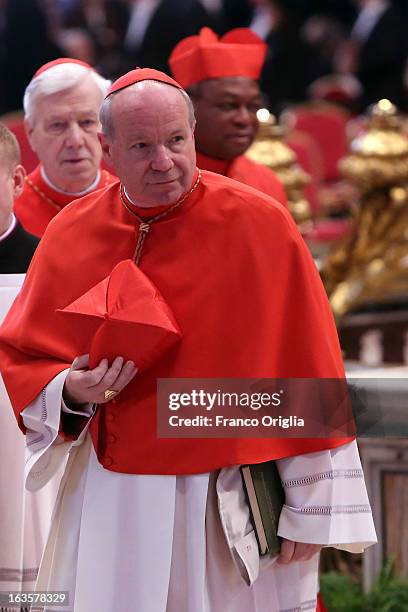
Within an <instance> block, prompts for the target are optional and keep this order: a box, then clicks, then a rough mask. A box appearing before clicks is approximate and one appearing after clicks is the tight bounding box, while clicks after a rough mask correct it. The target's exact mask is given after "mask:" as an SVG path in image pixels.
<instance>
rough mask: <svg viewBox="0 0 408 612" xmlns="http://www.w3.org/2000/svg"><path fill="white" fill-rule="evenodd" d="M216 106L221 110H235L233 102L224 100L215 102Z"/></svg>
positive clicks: (235, 106)
mask: <svg viewBox="0 0 408 612" xmlns="http://www.w3.org/2000/svg"><path fill="white" fill-rule="evenodd" d="M217 108H219V109H220V110H222V111H225V112H228V111H232V110H235V109H236V108H237V105H236V104H234V103H233V102H224V103H223V104H217Z"/></svg>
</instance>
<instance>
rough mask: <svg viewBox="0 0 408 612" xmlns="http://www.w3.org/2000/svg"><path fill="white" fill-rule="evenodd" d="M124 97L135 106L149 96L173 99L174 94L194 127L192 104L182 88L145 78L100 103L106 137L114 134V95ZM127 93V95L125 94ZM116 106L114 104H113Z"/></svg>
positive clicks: (101, 119) (103, 130)
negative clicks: (178, 98) (181, 103)
mask: <svg viewBox="0 0 408 612" xmlns="http://www.w3.org/2000/svg"><path fill="white" fill-rule="evenodd" d="M121 94H122V97H123V96H124V97H125V100H126V102H129V103H130V104H131V105H135V106H134V108H135V112H136V108H138V107H140V105H142V106H143V104H145V100H146V99H148V98H149V97H150V96H153V98H154V100H156V98H157V97H158V96H166V97H167V98H170V99H171V100H172V99H174V94H175V95H176V97H180V98H181V99H182V100H183V101H184V104H185V105H186V110H187V114H188V121H189V124H190V126H191V127H192V128H193V129H194V125H195V115H194V106H193V103H192V101H191V100H190V97H189V96H188V94H187V93H186V92H185V91H184V90H183V89H178V88H177V87H173V86H172V85H168V84H167V83H161V82H159V81H154V80H146V81H140V82H139V83H135V84H134V85H130V86H129V87H126V88H125V89H121V90H119V91H118V92H116V93H113V94H112V95H110V96H108V97H107V98H106V99H105V100H104V101H103V103H102V106H101V110H100V115H99V118H100V122H101V125H102V132H103V133H104V134H105V136H107V137H108V138H112V137H113V134H114V121H113V111H112V109H113V107H114V106H115V104H114V101H115V98H116V97H118V96H119V97H120V96H121ZM126 94H127V95H126ZM115 108H116V106H115Z"/></svg>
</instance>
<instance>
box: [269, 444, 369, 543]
mask: <svg viewBox="0 0 408 612" xmlns="http://www.w3.org/2000/svg"><path fill="white" fill-rule="evenodd" d="M277 466H278V470H279V473H280V477H281V479H282V483H283V485H284V488H285V495H286V503H285V505H284V507H283V509H282V513H281V516H280V520H279V530H278V534H279V535H280V536H282V537H284V538H287V539H289V540H293V541H296V542H308V543H311V544H323V545H325V546H333V547H335V548H341V549H343V550H348V551H349V552H362V551H363V550H364V548H366V547H367V546H370V545H371V544H374V543H375V542H376V541H377V538H376V533H375V527H374V522H373V517H372V513H371V507H370V503H369V500H368V495H367V490H366V486H365V482H364V474H363V470H362V468H361V462H360V457H359V453H358V448H357V444H356V442H355V441H353V442H350V443H348V444H345V445H343V446H340V447H338V448H335V449H332V450H327V451H319V452H315V453H308V454H306V455H299V456H298V457H289V458H287V459H280V460H279V461H277Z"/></svg>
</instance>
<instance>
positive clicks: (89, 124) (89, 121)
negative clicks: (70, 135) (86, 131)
mask: <svg viewBox="0 0 408 612" xmlns="http://www.w3.org/2000/svg"><path fill="white" fill-rule="evenodd" d="M80 125H81V127H84V128H88V127H93V126H94V125H96V120H95V119H83V120H82V121H81V122H80Z"/></svg>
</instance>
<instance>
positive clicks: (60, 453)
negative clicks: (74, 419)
mask: <svg viewBox="0 0 408 612" xmlns="http://www.w3.org/2000/svg"><path fill="white" fill-rule="evenodd" d="M68 371H69V370H64V371H63V372H61V373H60V374H58V375H57V376H56V377H55V378H54V379H53V380H52V381H51V382H50V383H48V385H47V386H46V387H44V389H43V390H42V391H41V393H40V395H38V396H37V397H36V399H35V400H34V401H33V402H32V403H31V404H29V405H28V406H27V408H25V409H24V410H23V412H22V413H21V416H22V418H23V422H24V425H25V426H26V428H27V434H26V458H25V479H26V488H27V489H28V490H29V491H36V490H37V489H40V488H41V487H43V486H44V485H45V484H46V483H47V482H48V481H49V480H50V478H52V476H53V475H54V474H55V473H56V471H57V470H58V468H59V467H60V466H61V464H62V463H63V462H64V460H65V459H66V458H67V455H68V453H69V451H70V449H71V448H72V447H73V446H78V445H79V444H82V442H83V440H84V437H85V435H86V432H87V430H88V427H89V423H90V419H89V421H88V423H87V425H86V426H85V427H84V429H83V430H82V432H81V434H80V435H79V437H78V438H77V440H74V441H65V440H64V439H63V438H62V437H61V436H59V434H58V432H59V425H60V416H61V409H62V410H63V411H64V412H67V413H70V414H78V415H81V416H87V417H91V416H92V414H93V413H94V406H93V405H91V404H89V405H86V406H84V408H83V409H82V410H81V411H73V410H70V409H69V408H68V407H67V406H65V404H64V402H63V401H62V390H63V387H64V382H65V378H66V376H67V374H68Z"/></svg>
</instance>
